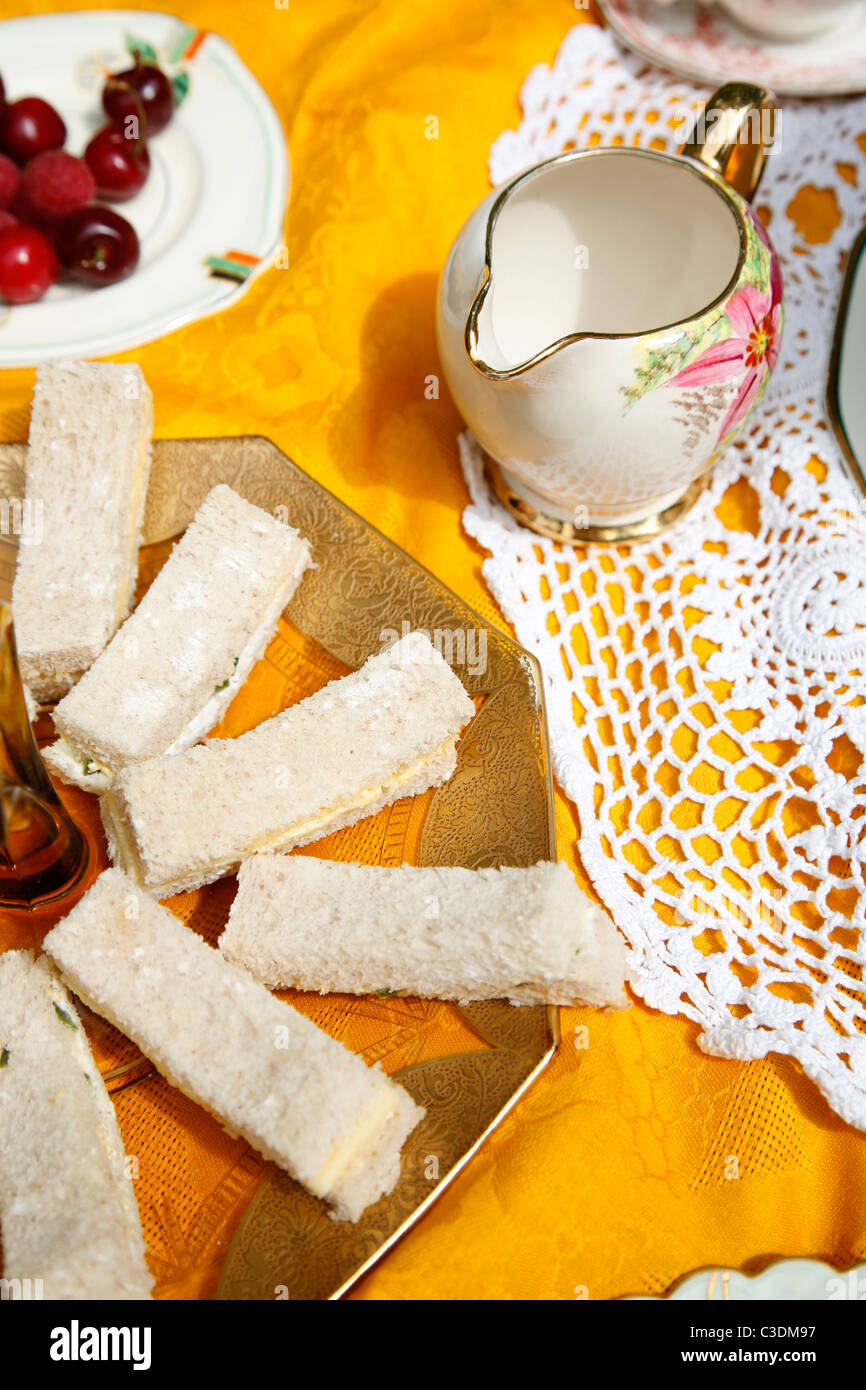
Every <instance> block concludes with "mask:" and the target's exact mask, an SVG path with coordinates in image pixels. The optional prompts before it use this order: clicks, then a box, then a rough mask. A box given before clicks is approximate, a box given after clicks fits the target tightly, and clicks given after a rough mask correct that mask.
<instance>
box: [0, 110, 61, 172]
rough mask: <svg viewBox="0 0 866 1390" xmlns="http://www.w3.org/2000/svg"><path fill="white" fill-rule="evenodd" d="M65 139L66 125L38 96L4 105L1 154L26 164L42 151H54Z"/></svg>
mask: <svg viewBox="0 0 866 1390" xmlns="http://www.w3.org/2000/svg"><path fill="white" fill-rule="evenodd" d="M65 140H66V126H65V125H64V124H63V122H62V120H61V119H60V117H59V116H58V114H57V112H56V111H55V110H54V107H53V106H49V105H48V102H47V101H43V100H42V98H41V97H22V98H21V100H20V101H13V102H11V103H10V104H9V105H8V106H4V108H3V113H2V115H0V146H2V148H3V150H4V152H5V153H6V154H8V155H10V156H11V157H12V159H15V160H17V161H18V163H19V164H26V163H27V161H28V159H32V158H33V156H34V155H37V154H41V153H42V151H43V150H56V149H59V148H60V146H61V145H62V144H63V143H64V141H65Z"/></svg>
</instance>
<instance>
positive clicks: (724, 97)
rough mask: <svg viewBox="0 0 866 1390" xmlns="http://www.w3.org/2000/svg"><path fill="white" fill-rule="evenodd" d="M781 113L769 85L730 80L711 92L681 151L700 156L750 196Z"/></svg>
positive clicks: (730, 182)
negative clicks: (755, 84)
mask: <svg viewBox="0 0 866 1390" xmlns="http://www.w3.org/2000/svg"><path fill="white" fill-rule="evenodd" d="M777 119H778V107H777V105H776V98H775V96H774V95H773V93H772V92H771V91H769V90H768V89H767V88H766V87H754V86H752V85H751V83H749V82H726V83H725V85H724V86H723V87H720V88H719V89H718V91H717V92H714V93H713V95H712V96H711V97H710V99H709V101H708V102H707V104H706V106H705V107H704V109H703V111H701V113H700V115H699V116H698V118H697V120H696V122H695V125H694V127H693V129H692V131H691V134H690V135H689V138H688V140H687V141H686V143H685V145H683V148H682V150H681V151H680V153H681V154H684V155H690V156H691V158H692V159H699V160H700V162H701V163H702V164H706V165H707V167H708V168H710V169H713V170H714V171H715V172H716V173H717V174H721V176H722V178H723V179H724V180H725V183H728V184H730V186H731V187H732V188H733V189H735V190H736V192H737V193H740V194H742V196H743V197H744V198H747V199H749V200H751V198H752V197H753V196H754V194H755V190H756V189H757V187H758V184H759V182H760V179H761V175H762V173H763V172H764V164H765V163H766V159H767V155H768V154H769V152H770V149H771V147H772V144H773V139H774V137H775V133H776V123H777ZM756 127H757V129H756Z"/></svg>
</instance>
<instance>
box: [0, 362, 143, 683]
mask: <svg viewBox="0 0 866 1390" xmlns="http://www.w3.org/2000/svg"><path fill="white" fill-rule="evenodd" d="M152 433H153V401H152V398H151V394H150V390H149V388H148V386H147V383H146V382H145V380H144V377H143V376H142V374H141V372H140V371H139V369H138V367H136V366H133V365H132V364H129V363H124V364H119V363H114V362H49V363H46V364H45V365H44V366H41V367H39V368H38V369H37V373H36V391H35V394H34V397H33V410H32V414H31V419H30V443H29V448H28V450H27V465H26V496H25V500H24V508H23V512H22V516H23V517H24V518H25V519H26V520H27V522H28V525H27V527H26V528H24V527H22V533H21V536H20V537H19V545H18V564H17V569H16V573H15V583H14V586H13V590H12V611H13V615H14V618H15V633H16V638H17V642H18V659H19V664H20V667H21V675H22V678H23V680H24V683H25V685H27V686H28V687H29V689H30V691H31V692H32V694H33V696H34V698H35V699H36V700H37V701H38V702H39V703H40V704H47V703H50V702H51V701H53V700H58V699H60V697H61V696H62V695H65V694H66V692H67V691H68V690H69V689H71V687H72V686H73V685H74V684H75V682H76V681H77V680H79V679H80V677H81V676H82V675H83V674H84V672H85V671H86V670H87V669H88V667H89V666H91V665H92V664H93V662H94V661H95V660H96V658H97V657H98V656H99V653H100V652H101V651H102V649H103V647H104V646H105V645H106V643H107V642H108V641H109V639H110V638H111V637H112V636H113V635H114V633H115V632H116V630H117V628H118V627H119V626H120V624H121V623H122V622H123V619H124V618H125V617H126V615H127V613H128V612H129V609H130V605H131V603H132V598H133V593H134V590H135V579H136V571H137V565H138V547H139V544H140V540H141V526H142V520H143V517H144V504H145V498H146V494H147V483H148V476H149V473H150V450H151V435H152Z"/></svg>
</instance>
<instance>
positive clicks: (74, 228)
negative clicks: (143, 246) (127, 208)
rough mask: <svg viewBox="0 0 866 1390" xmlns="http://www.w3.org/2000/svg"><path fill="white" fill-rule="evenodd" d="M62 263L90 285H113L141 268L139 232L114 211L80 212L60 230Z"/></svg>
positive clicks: (94, 208)
mask: <svg viewBox="0 0 866 1390" xmlns="http://www.w3.org/2000/svg"><path fill="white" fill-rule="evenodd" d="M56 245H57V254H58V256H59V257H60V262H61V264H62V265H63V266H65V268H66V269H67V270H68V271H69V272H70V274H71V275H73V276H74V277H75V279H76V280H82V281H83V282H84V283H85V284H86V285H97V286H99V285H113V284H115V283H116V282H117V281H118V280H125V279H126V277H127V275H131V274H132V272H133V271H134V270H135V267H136V266H137V265H138V257H139V254H140V249H139V244H138V237H137V236H136V233H135V228H134V227H132V226H131V225H130V223H129V222H127V220H126V218H125V217H121V215H120V213H119V212H115V211H114V209H113V208H105V207H100V205H99V204H98V203H97V204H94V205H93V206H92V207H87V208H77V209H76V211H75V212H71V213H70V214H69V216H68V217H64V219H63V221H62V222H61V223H60V225H59V227H58V229H57V239H56Z"/></svg>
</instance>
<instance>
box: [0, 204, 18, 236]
mask: <svg viewBox="0 0 866 1390" xmlns="http://www.w3.org/2000/svg"><path fill="white" fill-rule="evenodd" d="M20 225H21V224H20V222H19V221H18V218H17V217H16V216H15V215H14V213H11V212H10V211H9V209H8V208H0V232H5V231H6V229H7V228H8V227H19V226H20Z"/></svg>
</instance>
